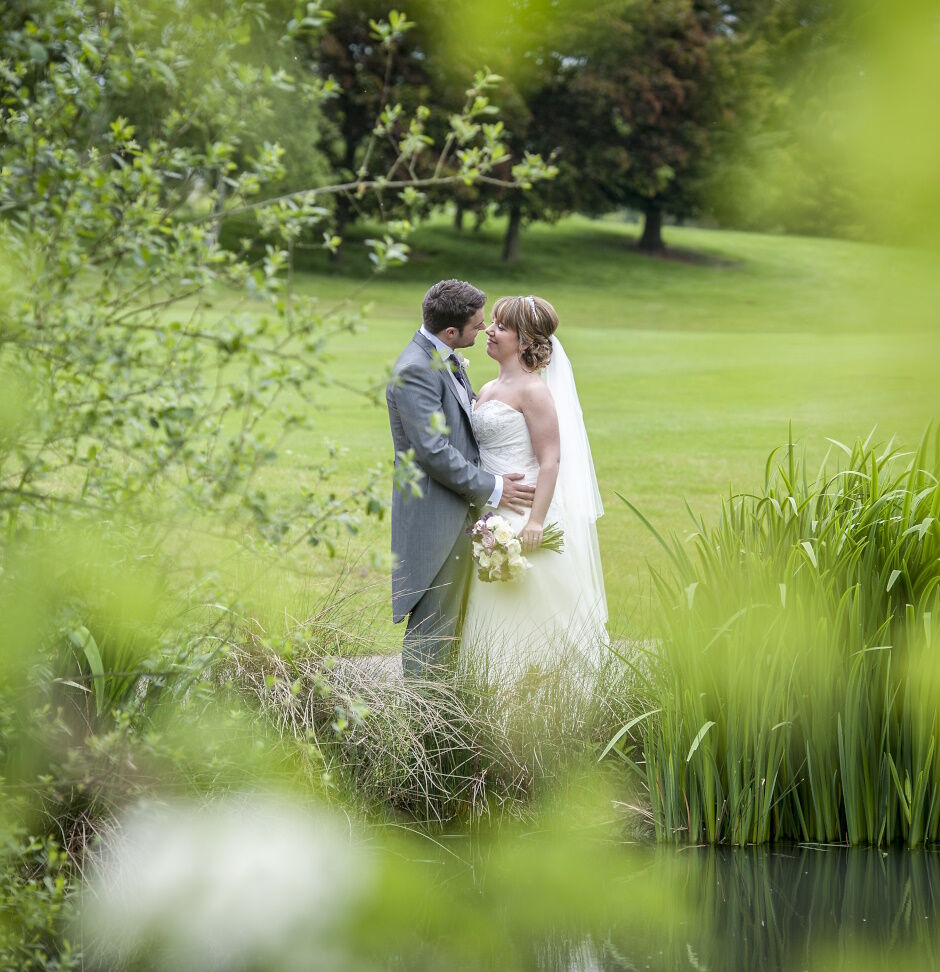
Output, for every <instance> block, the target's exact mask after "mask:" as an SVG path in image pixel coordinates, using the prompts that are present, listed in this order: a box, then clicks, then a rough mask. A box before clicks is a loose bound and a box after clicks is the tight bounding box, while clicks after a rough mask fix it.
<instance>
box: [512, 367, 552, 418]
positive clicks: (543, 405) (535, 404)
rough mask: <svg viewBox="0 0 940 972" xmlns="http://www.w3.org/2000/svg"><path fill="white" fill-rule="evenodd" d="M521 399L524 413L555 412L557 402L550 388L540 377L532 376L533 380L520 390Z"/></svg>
mask: <svg viewBox="0 0 940 972" xmlns="http://www.w3.org/2000/svg"><path fill="white" fill-rule="evenodd" d="M520 398H521V399H522V403H523V409H522V410H523V411H529V410H530V409H531V410H533V411H550V412H554V411H555V400H554V399H553V398H552V393H551V392H550V391H549V390H548V386H547V385H546V384H545V382H544V381H542V379H541V378H540V377H539V376H538V375H532V376H531V379H530V380H529V381H527V382H526V383H525V385H523V387H522V388H521V389H520Z"/></svg>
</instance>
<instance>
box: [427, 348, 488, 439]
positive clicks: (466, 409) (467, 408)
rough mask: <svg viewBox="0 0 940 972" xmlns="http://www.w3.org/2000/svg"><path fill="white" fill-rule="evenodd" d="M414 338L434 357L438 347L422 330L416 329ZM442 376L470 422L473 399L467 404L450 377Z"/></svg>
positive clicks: (471, 424) (428, 354)
mask: <svg viewBox="0 0 940 972" xmlns="http://www.w3.org/2000/svg"><path fill="white" fill-rule="evenodd" d="M412 340H413V341H414V343H415V344H417V345H418V347H419V348H421V350H422V351H424V352H425V354H427V356H428V357H429V358H432V360H433V355H434V352H435V351H436V350H437V348H435V347H434V345H433V344H432V343H431V342H430V341H429V340H428V339H427V338H426V337H425V336H424V335H423V334H422V333H421V332H420V331H415V336H414V338H413V339H412ZM441 377H442V378H443V379H444V387H445V388H446V389H447V390H448V391H449V392H450V393H451V395H453V396H454V400H455V401H456V402H457V404H458V405H459V406H460V410H461V411H462V412H463V413H464V415H465V416H466V417H467V421H468V422H470V409H471V408H472V407H473V399H471V400H470V404H469V405H465V404H464V401H463V399H462V398H461V397H460V395H459V394H458V393H457V388H456V387H455V385H454V382H453V381H451V380H450V378H449V377H448V376H447V375H445V374H442V375H441ZM475 397H476V394H475V393H474V398H475ZM470 427H471V429H472V428H473V423H472V422H470Z"/></svg>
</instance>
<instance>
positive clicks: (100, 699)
mask: <svg viewBox="0 0 940 972" xmlns="http://www.w3.org/2000/svg"><path fill="white" fill-rule="evenodd" d="M69 641H71V642H72V644H73V645H74V646H75V647H76V648H77V649H78V650H79V651H81V652H83V653H84V655H85V658H86V659H87V661H88V667H89V668H90V669H91V674H92V676H93V677H94V680H95V708H96V710H97V713H98V715H101V713H102V710H103V709H104V662H102V660H101V652H100V651H99V649H98V642H96V641H95V639H94V636H93V635H92V633H91V632H90V631H89V630H88V628H86V627H85V626H84V625H79V626H78V627H77V628H73V629H72V630H71V631H69Z"/></svg>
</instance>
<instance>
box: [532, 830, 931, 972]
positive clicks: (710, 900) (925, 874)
mask: <svg viewBox="0 0 940 972" xmlns="http://www.w3.org/2000/svg"><path fill="white" fill-rule="evenodd" d="M650 870H651V878H652V876H653V873H655V872H656V871H661V873H662V874H663V875H666V874H668V875H669V877H671V878H676V877H678V878H679V879H680V882H681V884H682V885H683V886H684V887H685V889H686V891H687V893H688V896H689V901H690V904H691V905H692V912H693V914H695V915H696V918H695V919H694V920H693V921H691V922H689V921H680V922H677V924H676V926H675V931H674V933H673V935H672V936H670V940H669V941H668V942H666V943H664V944H663V947H662V948H661V949H659V948H653V949H649V948H648V947H647V948H643V947H641V948H639V949H637V947H636V944H637V943H636V941H635V939H634V943H633V945H631V943H630V942H629V941H627V940H623V939H622V937H621V936H620V935H618V933H617V930H616V929H613V930H612V931H611V934H610V936H609V938H608V939H607V941H602V942H601V941H596V942H593V943H591V944H590V946H584V947H581V948H577V949H572V950H571V952H569V954H568V955H567V956H566V957H565V958H564V959H563V960H562V964H553V963H552V961H551V960H549V961H548V962H546V963H545V964H544V965H542V966H541V967H542V968H544V969H545V970H546V972H548V970H551V972H554V970H560V969H565V970H571V972H574V970H578V972H580V970H584V972H587V970H604V972H606V970H615V969H669V970H674V969H675V970H678V969H682V970H686V969H689V970H705V969H708V970H742V972H743V970H748V972H750V970H754V969H760V970H776V969H781V970H784V969H786V970H795V969H813V970H815V969H828V968H843V967H844V968H850V967H851V968H853V969H858V968H859V967H863V968H897V967H900V965H901V964H903V966H904V967H905V969H920V968H923V969H928V968H930V969H934V968H938V967H940V948H938V944H940V942H938V934H937V926H938V920H940V853H937V852H936V851H930V850H927V851H905V850H892V851H890V852H885V851H880V850H873V849H861V848H844V847H831V846H818V845H813V846H790V847H783V848H775V849H766V848H765V849H759V848H751V849H731V848H727V849H725V848H687V849H685V850H680V851H675V850H667V849H662V850H660V851H658V852H657V853H656V855H655V859H654V861H651V865H650ZM651 940H653V939H651ZM545 957H546V958H548V957H549V956H548V955H546V956H545ZM556 958H561V956H556Z"/></svg>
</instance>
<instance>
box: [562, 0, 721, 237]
mask: <svg viewBox="0 0 940 972" xmlns="http://www.w3.org/2000/svg"><path fill="white" fill-rule="evenodd" d="M724 13H725V12H724V11H723V9H722V7H721V5H720V4H718V3H714V2H711V0H664V2H650V0H643V2H633V3H628V4H614V5H611V6H604V7H602V8H599V9H598V10H597V11H595V12H594V14H593V15H592V16H590V17H587V18H585V23H584V25H583V30H584V32H585V33H586V36H587V38H588V43H589V45H590V47H591V51H592V53H591V56H590V57H589V58H588V59H587V61H586V63H585V66H584V70H583V72H582V73H581V76H580V78H579V83H580V84H581V85H582V86H583V88H584V89H585V90H586V91H589V92H591V93H592V94H593V96H594V97H595V98H596V99H597V101H598V102H599V103H600V104H602V105H604V106H605V108H606V110H608V111H609V112H610V117H611V122H612V125H611V127H610V128H608V133H609V134H610V135H611V136H612V138H611V142H610V143H609V144H610V145H611V146H618V147H619V148H620V149H622V152H621V154H620V156H619V159H620V161H621V162H622V163H623V164H622V166H621V167H619V168H618V167H616V166H612V167H611V169H610V171H609V172H608V175H607V178H606V187H607V192H608V193H609V197H610V200H611V202H612V203H617V204H620V205H629V206H633V207H635V208H637V209H640V210H641V211H642V212H643V214H644V216H645V223H644V227H643V234H642V237H641V239H640V242H639V245H640V248H641V249H643V250H647V251H655V250H659V249H662V247H663V240H662V218H663V213H664V212H668V213H671V214H673V215H676V216H685V215H691V214H693V213H695V212H696V211H697V210H698V209H699V208H700V206H701V200H702V189H703V185H704V179H705V176H706V174H707V172H708V170H709V166H710V165H711V164H712V163H713V161H714V160H713V154H714V150H715V147H716V144H717V143H718V140H719V139H720V136H721V134H722V133H723V132H725V131H727V129H728V128H729V127H730V126H732V125H733V124H734V120H735V110H734V109H735V102H736V97H737V95H738V92H737V90H736V87H735V85H734V78H733V68H734V64H733V57H732V55H733V53H734V45H733V38H732V37H731V36H730V35H729V32H728V30H727V27H726V20H725V16H724Z"/></svg>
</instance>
